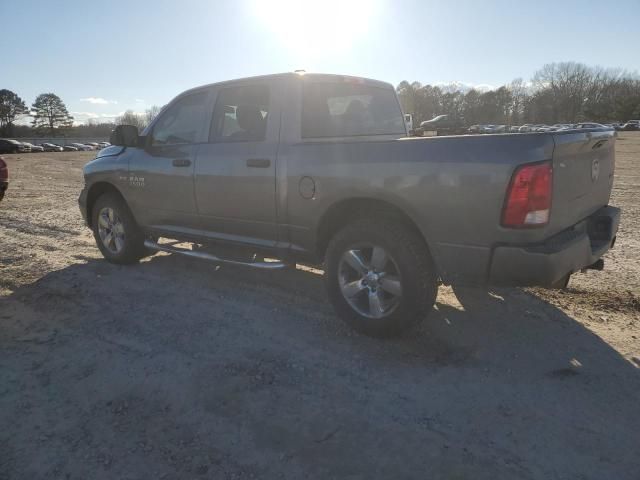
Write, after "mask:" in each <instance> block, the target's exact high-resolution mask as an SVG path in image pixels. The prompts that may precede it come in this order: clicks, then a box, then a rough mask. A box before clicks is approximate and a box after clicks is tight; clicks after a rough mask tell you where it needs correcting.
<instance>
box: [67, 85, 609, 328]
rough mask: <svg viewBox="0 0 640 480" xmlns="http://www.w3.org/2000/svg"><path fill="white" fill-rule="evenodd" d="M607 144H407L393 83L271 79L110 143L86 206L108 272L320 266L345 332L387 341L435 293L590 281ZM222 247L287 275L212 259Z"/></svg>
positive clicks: (206, 95)
mask: <svg viewBox="0 0 640 480" xmlns="http://www.w3.org/2000/svg"><path fill="white" fill-rule="evenodd" d="M615 140H616V136H615V133H614V132H613V130H611V129H605V128H595V129H581V130H579V131H577V130H576V131H573V130H569V131H562V132H548V133H531V134H499V135H481V136H473V135H466V136H456V137H453V136H452V137H430V138H410V137H408V136H407V131H406V125H405V122H404V117H403V113H402V110H401V107H400V104H399V102H398V99H397V97H396V94H395V91H394V89H393V87H392V86H391V85H389V84H387V83H383V82H379V81H375V80H368V79H362V78H354V77H348V76H339V75H319V74H294V73H291V74H280V75H270V76H263V77H254V78H247V79H241V80H234V81H229V82H222V83H216V84H212V85H206V86H202V87H197V88H194V89H192V90H188V91H186V92H184V93H182V94H180V95H179V96H178V97H176V98H175V99H174V100H173V101H171V102H170V103H169V104H168V105H167V106H166V107H165V108H164V109H163V110H162V112H161V113H160V114H159V115H158V117H157V118H156V119H155V120H154V121H153V122H152V123H151V124H150V125H149V126H148V127H147V128H146V129H145V130H144V131H143V132H142V133H141V134H139V132H138V131H137V129H136V128H135V127H133V126H126V125H124V126H119V127H117V128H116V129H115V130H114V132H113V134H112V139H111V143H112V144H113V146H110V147H107V148H105V149H103V150H101V151H100V152H99V153H98V155H97V157H96V159H95V160H93V161H91V162H89V163H88V164H87V165H86V166H85V168H84V176H85V187H84V189H83V190H82V193H81V195H80V199H79V203H80V209H81V211H82V214H83V216H84V218H85V220H86V222H87V224H88V226H89V227H90V228H91V229H92V230H93V233H94V236H95V239H96V243H97V245H98V248H99V249H100V250H101V252H102V254H103V255H104V257H105V258H106V259H107V260H108V261H110V262H114V263H134V262H137V261H138V260H139V259H140V258H142V257H143V256H145V255H149V254H151V253H152V252H155V251H158V250H164V251H170V252H175V253H183V254H188V255H192V256H195V257H199V258H203V259H208V260H214V261H218V262H231V263H243V264H246V265H250V266H253V267H259V268H279V267H284V266H286V265H287V263H291V262H295V261H300V262H309V263H323V265H324V271H325V281H326V286H327V292H328V296H329V299H330V301H331V303H332V304H333V306H334V307H335V310H336V311H337V313H338V314H339V315H340V317H342V318H343V319H344V320H345V321H347V322H348V323H349V324H350V325H351V326H352V327H353V328H355V329H356V330H358V331H360V332H364V333H366V334H369V335H374V336H388V335H394V334H398V333H400V332H402V331H404V330H406V329H407V328H409V327H411V326H412V325H414V324H416V323H417V322H419V321H420V320H422V319H423V318H424V317H425V316H426V315H427V314H428V312H429V311H430V310H431V309H432V307H433V304H434V301H435V298H436V292H437V288H438V285H439V283H440V282H444V283H447V284H454V285H456V284H471V285H513V286H526V285H539V286H547V287H553V286H559V285H560V286H561V285H563V284H565V283H566V281H567V279H568V278H569V275H571V274H572V273H574V272H576V271H579V270H582V269H585V268H601V267H602V260H601V257H602V255H603V254H604V253H605V252H606V251H607V250H608V249H609V248H610V247H612V246H613V244H614V242H615V238H616V232H617V229H618V223H619V216H620V211H619V210H618V209H617V208H615V207H611V206H609V205H608V202H609V196H610V193H611V188H612V182H613V172H614V143H615ZM159 237H163V238H169V239H173V240H175V241H177V242H192V243H193V244H194V247H193V249H191V250H190V249H188V248H178V246H176V245H171V244H167V243H159V242H158V238H159ZM228 245H234V246H236V247H238V246H239V247H242V248H243V249H246V250H247V251H252V252H262V253H263V254H267V255H269V256H271V257H273V258H277V259H280V260H281V261H277V262H268V261H248V260H247V261H241V260H237V259H231V258H228V257H227V258H225V257H224V256H220V255H219V253H218V252H219V251H220V250H218V251H217V252H216V249H218V248H223V247H225V246H228ZM211 252H215V253H217V255H216V254H214V253H211Z"/></svg>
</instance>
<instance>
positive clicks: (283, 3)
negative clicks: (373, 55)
mask: <svg viewBox="0 0 640 480" xmlns="http://www.w3.org/2000/svg"><path fill="white" fill-rule="evenodd" d="M252 10H253V13H254V14H255V15H256V17H257V18H258V21H259V22H260V23H261V24H262V25H263V26H264V27H265V28H266V29H268V30H269V31H270V32H271V33H272V34H273V35H274V36H275V37H276V38H277V39H278V41H279V43H281V44H282V45H283V47H284V48H286V49H287V50H289V51H291V52H293V53H295V54H297V55H298V56H300V57H302V58H303V59H304V58H312V57H318V56H322V55H327V54H335V53H337V52H342V51H348V50H349V49H350V48H351V47H352V46H353V45H354V44H355V43H356V42H360V41H363V40H364V39H365V37H366V35H367V31H368V30H369V27H370V23H371V21H372V18H373V16H374V14H375V11H376V2H375V1H372V0H368V1H365V0H255V1H254V2H253V5H252Z"/></svg>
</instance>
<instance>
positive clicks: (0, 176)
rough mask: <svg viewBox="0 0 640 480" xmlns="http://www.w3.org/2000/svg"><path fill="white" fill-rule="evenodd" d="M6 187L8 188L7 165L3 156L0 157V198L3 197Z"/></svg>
mask: <svg viewBox="0 0 640 480" xmlns="http://www.w3.org/2000/svg"><path fill="white" fill-rule="evenodd" d="M7 188H9V167H8V166H7V162H5V161H4V158H2V157H0V200H2V199H3V198H4V192H6V191H7Z"/></svg>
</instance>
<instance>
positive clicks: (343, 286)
mask: <svg viewBox="0 0 640 480" xmlns="http://www.w3.org/2000/svg"><path fill="white" fill-rule="evenodd" d="M325 282H326V286H327V292H328V296H329V299H330V301H331V303H332V304H333V306H334V308H335V310H336V312H337V313H338V315H339V316H340V317H341V318H342V319H343V320H345V322H346V323H348V324H349V325H350V326H351V327H352V328H354V329H355V330H357V331H358V332H361V333H364V334H366V335H370V336H374V337H390V336H396V335H399V334H401V333H402V332H404V331H406V330H408V329H410V328H412V327H413V326H415V325H416V324H418V323H419V322H420V321H422V320H423V319H424V318H425V317H426V316H427V314H428V313H429V312H430V311H431V309H432V307H433V304H434V303H435V299H436V295H437V289H438V278H437V274H436V271H435V267H434V265H433V261H432V260H431V256H430V254H429V250H428V248H427V245H426V244H425V242H424V240H423V239H422V238H421V236H420V235H419V234H417V233H416V232H414V231H413V230H411V229H409V228H407V227H406V226H404V225H402V224H400V223H398V222H394V221H392V220H389V221H383V220H382V221H381V220H373V219H361V220H357V221H355V222H354V223H352V224H350V225H348V226H346V227H344V228H343V229H342V230H340V231H339V232H338V233H337V234H336V235H335V236H334V237H333V239H332V240H331V242H330V243H329V246H328V247H327V253H326V256H325Z"/></svg>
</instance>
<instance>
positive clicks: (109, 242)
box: [92, 193, 146, 264]
mask: <svg viewBox="0 0 640 480" xmlns="http://www.w3.org/2000/svg"><path fill="white" fill-rule="evenodd" d="M92 215H93V219H92V225H93V236H94V238H95V240H96V244H97V245H98V248H99V249H100V251H101V252H102V255H103V256H104V258H105V259H107V260H108V261H109V262H112V263H118V264H129V263H135V262H137V261H138V260H140V259H141V258H142V257H144V256H145V253H146V252H145V248H144V235H143V233H142V231H141V230H140V228H139V227H138V225H137V224H136V221H135V219H134V218H133V215H132V214H131V211H130V210H129V207H127V204H126V203H125V202H124V200H123V199H122V197H120V195H117V194H115V193H105V194H103V195H101V196H100V197H99V198H98V199H97V200H96V203H95V204H94V206H93V209H92Z"/></svg>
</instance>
